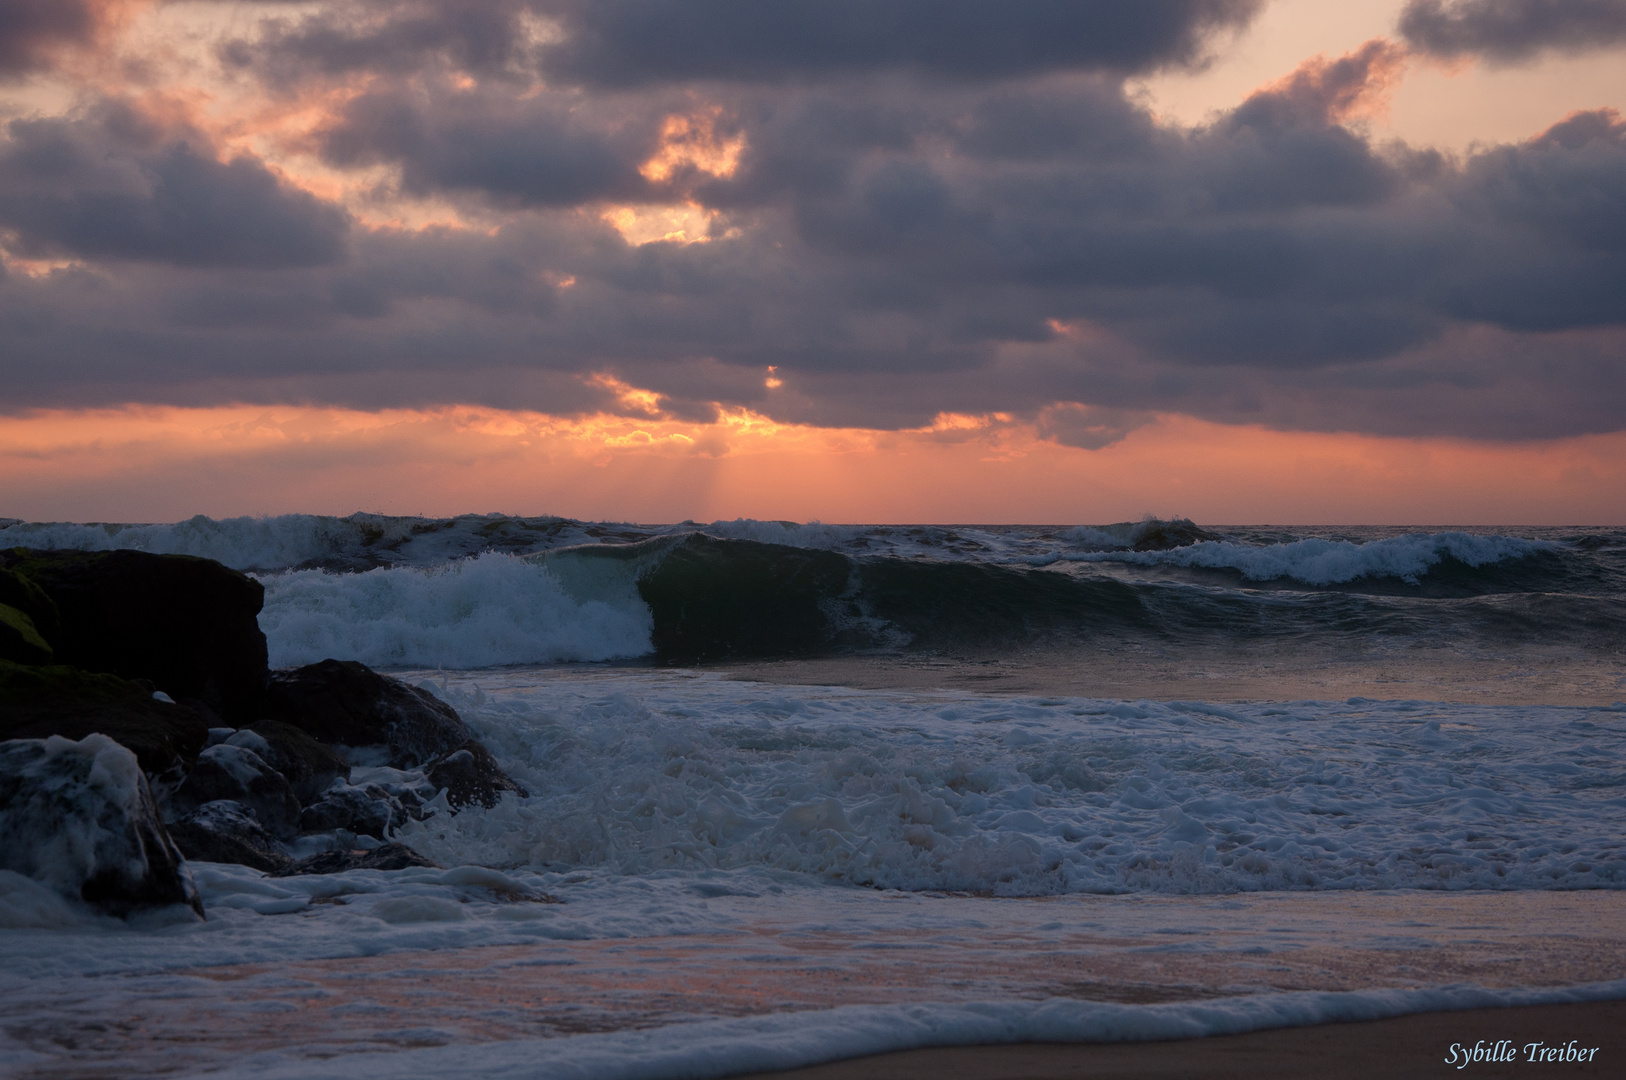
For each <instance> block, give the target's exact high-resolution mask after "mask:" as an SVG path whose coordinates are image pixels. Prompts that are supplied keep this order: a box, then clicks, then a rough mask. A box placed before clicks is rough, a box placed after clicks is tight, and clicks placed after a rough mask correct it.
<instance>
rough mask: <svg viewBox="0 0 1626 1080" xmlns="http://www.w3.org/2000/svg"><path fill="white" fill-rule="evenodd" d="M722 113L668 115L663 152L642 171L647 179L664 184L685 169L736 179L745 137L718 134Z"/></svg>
mask: <svg viewBox="0 0 1626 1080" xmlns="http://www.w3.org/2000/svg"><path fill="white" fill-rule="evenodd" d="M722 112H723V111H722V109H720V108H717V107H712V108H710V109H703V110H700V111H698V112H694V113H691V114H690V115H688V116H683V115H680V114H677V113H674V114H672V115H671V116H668V117H667V118H666V119H665V121H663V122H662V124H661V147H660V149H659V150H657V151H656V152H655V154H654V156H652V157H651V158H650V159H649V160H648V161H646V162H644V163H643V165H642V166H640V167H639V169H638V171H639V172H640V173H641V174H643V177H644V179H645V180H648V181H649V182H650V183H652V184H664V183H666V182H667V181H668V180H671V179H672V177H673V176H675V175H677V174H678V173H679V172H681V171H683V170H684V169H693V170H695V171H696V172H703V173H709V174H710V175H712V176H717V177H728V176H733V175H734V170H735V169H737V168H738V167H739V164H740V154H741V152H743V151H744V149H745V136H744V135H742V134H735V135H731V136H724V135H721V134H719V133H718V131H717V124H718V121H719V120H720V119H721V118H722Z"/></svg>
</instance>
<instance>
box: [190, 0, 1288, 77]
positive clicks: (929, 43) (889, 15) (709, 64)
mask: <svg viewBox="0 0 1626 1080" xmlns="http://www.w3.org/2000/svg"><path fill="white" fill-rule="evenodd" d="M1262 6H1263V4H1262V0H1097V2H1095V3H1089V4H1073V3H1060V2H1057V0H1005V2H1004V3H1001V4H997V5H996V4H989V3H986V2H984V0H947V2H945V0H892V2H889V3H884V4H878V3H872V2H870V0H776V2H774V3H769V4H763V3H756V2H754V0H441V2H432V0H387V2H384V3H367V4H363V3H356V2H350V3H339V4H334V5H327V6H325V7H324V8H323V9H322V10H319V11H317V12H315V13H313V14H309V15H305V16H303V17H299V18H285V19H280V20H276V21H274V22H271V23H269V24H267V25H266V26H265V27H264V30H263V32H262V33H261V34H260V35H259V36H258V37H239V38H236V39H234V40H232V41H231V42H229V43H227V44H226V45H225V46H224V47H223V49H222V52H221V55H222V57H223V58H224V59H225V60H226V61H227V62H228V63H229V64H231V65H233V66H236V67H238V68H244V69H254V70H257V71H259V72H260V73H261V74H263V75H265V76H266V77H267V78H268V79H270V80H271V81H273V82H274V83H276V84H279V85H282V86H287V85H290V84H292V83H295V82H298V81H300V80H302V79H304V78H308V77H311V76H328V77H332V76H341V75H344V74H346V73H350V72H358V71H379V72H393V73H400V72H405V71H410V70H416V69H420V68H433V67H450V68H453V69H457V70H462V71H471V72H482V73H498V72H503V71H507V72H508V73H509V74H510V75H518V74H520V73H522V72H524V71H528V70H532V71H534V70H540V71H541V72H543V73H544V74H545V75H546V77H547V79H548V80H549V81H550V82H553V83H575V84H586V85H591V86H600V87H603V86H620V87H637V86H649V85H653V84H661V83H686V82H692V81H696V80H700V81H710V80H719V81H738V82H748V83H783V82H785V81H787V80H806V79H824V78H831V77H840V76H845V75H850V74H853V73H862V72H874V71H908V72H913V73H916V74H920V75H926V76H930V77H932V78H939V79H948V80H981V79H1003V78H1009V77H1012V76H1027V75H1033V74H1037V73H1043V72H1048V71H1062V70H1069V71H1115V72H1136V71H1147V70H1152V69H1156V68H1160V67H1168V66H1177V65H1192V64H1196V63H1199V62H1200V61H1201V60H1202V59H1203V58H1204V57H1205V55H1206V49H1207V47H1208V45H1209V42H1210V41H1211V39H1212V38H1213V37H1214V36H1215V35H1216V34H1219V33H1223V32H1226V31H1235V30H1240V29H1242V28H1243V27H1245V26H1246V25H1247V24H1248V23H1249V22H1250V21H1251V20H1252V18H1253V16H1254V15H1255V14H1256V13H1257V12H1258V10H1259V9H1260V8H1261V7H1262Z"/></svg>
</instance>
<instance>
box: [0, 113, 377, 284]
mask: <svg viewBox="0 0 1626 1080" xmlns="http://www.w3.org/2000/svg"><path fill="white" fill-rule="evenodd" d="M6 136H7V137H6V139H5V140H4V141H3V142H0V228H4V229H5V230H8V231H9V233H10V237H9V239H8V240H7V241H6V247H8V248H9V249H10V250H11V251H13V252H15V253H18V254H22V255H25V256H31V257H38V256H53V255H61V254H68V255H75V256H84V257H90V258H112V259H131V260H138V261H144V262H163V263H173V264H176V265H180V266H196V267H218V266H253V267H294V266H315V265H320V264H324V263H329V262H332V261H334V260H335V259H337V258H338V257H339V256H340V254H341V252H342V250H343V244H344V236H345V231H346V229H347V228H348V224H349V219H348V215H347V214H345V213H344V211H342V210H340V209H338V208H337V207H334V206H331V205H328V204H325V203H323V202H322V201H321V200H319V199H317V198H315V197H313V196H311V195H309V194H307V193H305V192H303V191H300V190H298V189H297V188H293V187H291V186H290V185H288V184H286V183H284V182H283V181H282V180H280V179H279V178H278V177H277V176H276V175H275V174H273V173H272V172H270V171H269V170H268V169H267V168H266V167H265V165H264V164H263V163H262V162H260V161H259V160H257V159H255V158H254V157H252V156H250V155H247V154H240V155H237V156H235V157H233V158H232V159H231V160H229V161H225V162H222V161H219V160H217V159H216V158H215V157H214V156H213V155H212V153H211V151H212V149H213V148H212V147H211V146H209V145H208V142H207V140H206V139H205V138H204V137H202V136H201V135H199V134H197V133H195V132H193V133H180V134H172V133H167V132H164V131H162V130H160V129H159V128H158V127H157V126H155V125H153V124H152V123H150V122H149V121H147V120H146V119H145V118H143V117H142V116H141V115H139V114H138V113H136V112H134V111H133V110H131V109H129V108H128V107H126V106H123V105H121V104H119V103H116V102H104V103H102V104H100V105H98V106H97V107H95V108H93V109H91V110H89V111H87V112H86V113H85V114H83V115H81V116H78V117H71V118H38V119H17V120H13V121H11V122H10V123H9V124H7V125H6Z"/></svg>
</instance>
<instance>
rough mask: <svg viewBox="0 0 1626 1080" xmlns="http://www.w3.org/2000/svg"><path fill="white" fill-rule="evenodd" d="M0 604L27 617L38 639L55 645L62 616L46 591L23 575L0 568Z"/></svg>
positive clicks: (60, 629) (60, 630) (60, 627)
mask: <svg viewBox="0 0 1626 1080" xmlns="http://www.w3.org/2000/svg"><path fill="white" fill-rule="evenodd" d="M0 604H4V605H6V606H8V607H14V608H16V609H17V610H18V611H20V612H22V613H23V614H24V615H27V616H28V618H29V620H30V621H31V622H33V624H34V629H35V630H36V631H37V632H38V633H39V635H40V637H42V638H44V639H45V640H46V641H48V642H50V643H51V644H52V645H53V646H54V645H55V643H56V639H57V635H59V634H60V633H62V615H61V613H60V612H59V611H57V607H56V602H55V601H54V600H52V599H51V597H50V595H49V594H47V593H46V591H45V590H44V589H42V588H40V587H39V585H38V584H37V583H36V582H34V581H33V580H31V579H30V578H28V577H27V576H25V575H23V574H19V573H17V571H15V570H7V569H4V568H3V567H0Z"/></svg>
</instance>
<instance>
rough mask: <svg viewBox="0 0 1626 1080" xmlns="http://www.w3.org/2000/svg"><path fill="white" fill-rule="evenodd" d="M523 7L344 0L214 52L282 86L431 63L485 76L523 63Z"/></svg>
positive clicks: (453, 0) (438, 0)
mask: <svg viewBox="0 0 1626 1080" xmlns="http://www.w3.org/2000/svg"><path fill="white" fill-rule="evenodd" d="M526 9H527V4H526V2H525V0H382V2H357V0H350V2H339V3H334V4H327V5H324V6H323V7H322V8H321V9H320V10H318V11H316V12H314V13H312V14H307V15H303V16H300V17H297V18H293V17H289V18H279V19H273V20H270V21H268V22H266V23H265V24H263V25H262V33H261V34H260V36H259V37H257V38H256V39H252V40H249V39H241V38H239V39H234V40H231V41H228V42H226V43H225V44H224V45H223V46H222V47H221V49H220V55H221V59H222V60H223V61H224V62H225V63H226V64H228V65H229V66H231V67H235V68H240V69H253V70H257V71H258V72H259V73H260V74H262V75H263V76H265V77H266V78H267V79H268V80H269V81H271V82H272V83H274V84H277V85H284V86H286V85H289V84H292V83H296V82H299V81H300V80H302V79H304V78H305V77H307V76H309V75H312V74H318V75H345V74H349V73H351V72H358V71H363V72H383V73H396V74H398V73H410V72H413V71H416V70H418V69H419V68H422V67H425V66H433V65H435V64H437V63H438V64H443V65H446V66H450V67H452V68H454V69H457V70H463V71H475V72H481V73H486V74H489V73H494V72H500V71H501V70H503V69H504V68H505V67H507V66H509V65H511V64H514V63H519V62H523V61H525V60H526V59H527V57H528V53H527V50H526V49H525V42H526V40H527V38H526V33H525V28H524V26H523V24H522V22H521V15H522V13H523V12H524V11H526Z"/></svg>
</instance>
